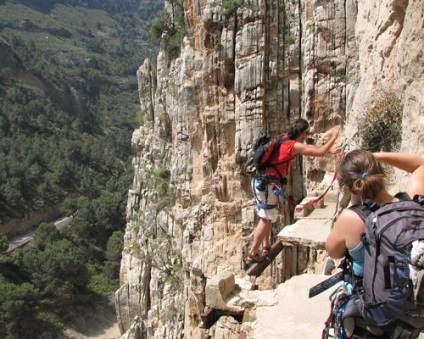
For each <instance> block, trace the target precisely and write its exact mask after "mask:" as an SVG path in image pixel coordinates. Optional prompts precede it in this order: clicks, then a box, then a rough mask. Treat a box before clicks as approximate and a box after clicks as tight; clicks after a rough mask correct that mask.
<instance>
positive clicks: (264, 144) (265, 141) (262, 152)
mask: <svg viewBox="0 0 424 339" xmlns="http://www.w3.org/2000/svg"><path fill="white" fill-rule="evenodd" d="M287 140H289V138H286V137H285V136H284V135H279V136H278V137H277V138H275V139H272V138H271V137H269V136H268V135H266V134H263V133H262V132H259V135H258V137H257V138H256V141H255V144H254V145H253V153H252V154H251V156H250V158H248V159H247V161H246V163H245V165H244V168H245V171H246V172H248V170H246V168H248V166H250V165H252V164H253V166H254V169H253V170H250V173H253V172H255V171H256V172H259V173H262V172H264V171H265V169H267V168H269V167H274V168H275V169H277V166H279V165H281V164H284V163H286V162H288V161H289V160H291V159H292V157H289V156H288V157H287V159H286V160H284V161H281V162H278V163H273V162H272V160H273V158H274V156H275V155H276V154H277V153H278V151H279V149H280V146H281V144H282V143H283V142H285V141H287ZM277 172H279V171H278V169H277ZM282 178H283V176H282V175H280V179H282Z"/></svg>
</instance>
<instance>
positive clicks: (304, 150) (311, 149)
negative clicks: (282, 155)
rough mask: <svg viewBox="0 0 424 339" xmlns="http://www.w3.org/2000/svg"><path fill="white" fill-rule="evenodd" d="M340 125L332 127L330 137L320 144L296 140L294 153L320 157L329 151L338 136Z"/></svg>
mask: <svg viewBox="0 0 424 339" xmlns="http://www.w3.org/2000/svg"><path fill="white" fill-rule="evenodd" d="M340 130H341V126H336V127H334V129H333V134H332V136H331V138H330V139H329V140H328V141H327V142H326V143H325V144H324V145H322V146H315V145H307V144H304V143H302V142H296V143H295V144H294V154H301V155H306V156H310V157H322V156H324V155H326V154H327V153H329V152H330V150H331V147H333V145H334V142H335V141H336V140H337V138H338V137H339V134H340Z"/></svg>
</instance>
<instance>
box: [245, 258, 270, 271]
mask: <svg viewBox="0 0 424 339" xmlns="http://www.w3.org/2000/svg"><path fill="white" fill-rule="evenodd" d="M265 261H266V259H265V258H263V257H262V256H260V255H258V254H256V255H250V254H249V255H248V256H247V258H246V259H245V260H243V268H244V270H245V271H247V270H248V269H249V268H250V267H252V265H253V264H258V263H262V262H265Z"/></svg>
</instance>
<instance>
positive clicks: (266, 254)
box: [261, 246, 271, 261]
mask: <svg viewBox="0 0 424 339" xmlns="http://www.w3.org/2000/svg"><path fill="white" fill-rule="evenodd" d="M270 250H271V248H270V247H269V246H267V247H264V248H262V253H261V257H262V258H263V259H264V260H265V261H271V258H270V257H269V251H270Z"/></svg>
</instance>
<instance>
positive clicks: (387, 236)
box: [351, 196, 424, 329]
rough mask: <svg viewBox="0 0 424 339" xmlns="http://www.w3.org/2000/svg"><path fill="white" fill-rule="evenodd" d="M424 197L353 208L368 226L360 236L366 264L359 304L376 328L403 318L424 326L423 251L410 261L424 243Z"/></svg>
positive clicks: (423, 327)
mask: <svg viewBox="0 0 424 339" xmlns="http://www.w3.org/2000/svg"><path fill="white" fill-rule="evenodd" d="M399 198H400V199H402V197H401V196H399ZM421 200H422V197H418V196H417V197H414V200H401V201H398V202H393V203H389V204H385V205H382V206H378V205H377V204H376V203H374V202H372V201H365V203H364V204H363V205H357V206H353V207H351V209H352V210H354V211H355V212H356V213H358V214H359V215H360V216H361V218H362V219H363V220H364V222H365V226H366V229H365V233H363V234H362V235H361V240H362V242H363V244H364V245H365V262H364V276H363V281H362V288H360V289H359V291H358V294H359V298H358V301H357V306H358V308H359V310H360V312H361V314H362V316H363V317H364V318H365V320H366V321H367V322H368V323H370V324H372V325H374V326H378V327H384V326H386V325H390V324H392V323H395V322H396V321H397V320H400V321H403V322H405V323H407V324H409V325H410V326H412V327H413V328H417V329H424V300H423V299H424V295H423V294H424V292H423V291H424V279H423V274H424V266H421V267H420V265H422V261H423V260H422V258H423V256H424V254H423V253H424V252H422V253H421V254H419V255H418V256H417V257H418V260H415V259H414V261H413V262H411V251H412V250H413V246H415V245H416V244H419V245H420V244H423V242H424V208H423V207H422V206H421V204H422V201H421ZM423 246H424V245H423ZM420 260H421V262H420ZM414 274H415V275H414ZM411 276H412V277H413V278H414V280H415V281H412V279H411Z"/></svg>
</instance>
